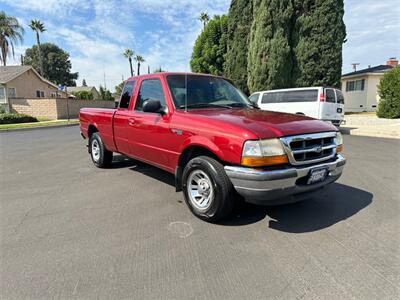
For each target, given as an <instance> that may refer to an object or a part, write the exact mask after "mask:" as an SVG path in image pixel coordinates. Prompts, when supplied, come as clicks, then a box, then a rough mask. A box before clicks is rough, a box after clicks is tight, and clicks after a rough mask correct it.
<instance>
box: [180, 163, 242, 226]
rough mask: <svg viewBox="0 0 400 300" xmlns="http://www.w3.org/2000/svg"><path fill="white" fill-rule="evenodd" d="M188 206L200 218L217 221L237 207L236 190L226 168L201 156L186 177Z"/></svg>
mask: <svg viewBox="0 0 400 300" xmlns="http://www.w3.org/2000/svg"><path fill="white" fill-rule="evenodd" d="M182 190H183V194H184V197H185V201H186V204H187V205H188V207H189V209H190V210H191V212H192V213H193V214H194V215H195V216H197V217H198V218H200V219H202V220H205V221H207V222H217V221H219V220H221V219H223V218H224V217H226V216H228V215H229V214H230V213H231V212H232V210H233V208H234V205H235V196H236V193H235V190H234V187H233V185H232V183H231V181H230V180H229V178H228V176H227V175H226V173H225V170H224V167H223V166H222V165H221V164H220V163H219V162H218V161H216V160H215V159H213V158H210V157H208V156H199V157H196V158H193V159H192V160H190V161H189V162H188V164H187V165H186V167H185V169H184V170H183V174H182Z"/></svg>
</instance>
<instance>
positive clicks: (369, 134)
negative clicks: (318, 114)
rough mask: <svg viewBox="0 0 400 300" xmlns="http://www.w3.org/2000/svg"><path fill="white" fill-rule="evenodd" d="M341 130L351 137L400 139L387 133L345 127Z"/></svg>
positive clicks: (399, 136) (398, 136)
mask: <svg viewBox="0 0 400 300" xmlns="http://www.w3.org/2000/svg"><path fill="white" fill-rule="evenodd" d="M339 130H340V132H341V133H342V134H345V135H351V136H365V137H375V138H386V139H400V135H396V134H388V133H387V132H381V131H366V130H360V129H357V128H343V127H340V128H339Z"/></svg>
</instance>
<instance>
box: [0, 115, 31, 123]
mask: <svg viewBox="0 0 400 300" xmlns="http://www.w3.org/2000/svg"><path fill="white" fill-rule="evenodd" d="M30 122H39V121H38V119H36V118H35V117H32V116H29V115H24V114H10V113H5V114H0V124H15V123H30Z"/></svg>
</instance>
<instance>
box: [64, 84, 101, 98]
mask: <svg viewBox="0 0 400 300" xmlns="http://www.w3.org/2000/svg"><path fill="white" fill-rule="evenodd" d="M83 91H85V92H90V93H92V95H93V99H100V94H99V92H98V91H97V89H96V88H95V87H94V86H68V87H67V92H68V93H72V94H73V93H76V92H83Z"/></svg>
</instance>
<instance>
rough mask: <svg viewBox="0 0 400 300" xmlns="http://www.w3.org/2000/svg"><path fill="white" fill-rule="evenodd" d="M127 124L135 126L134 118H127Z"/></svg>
mask: <svg viewBox="0 0 400 300" xmlns="http://www.w3.org/2000/svg"><path fill="white" fill-rule="evenodd" d="M128 124H129V126H135V119H134V118H129V119H128Z"/></svg>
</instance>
